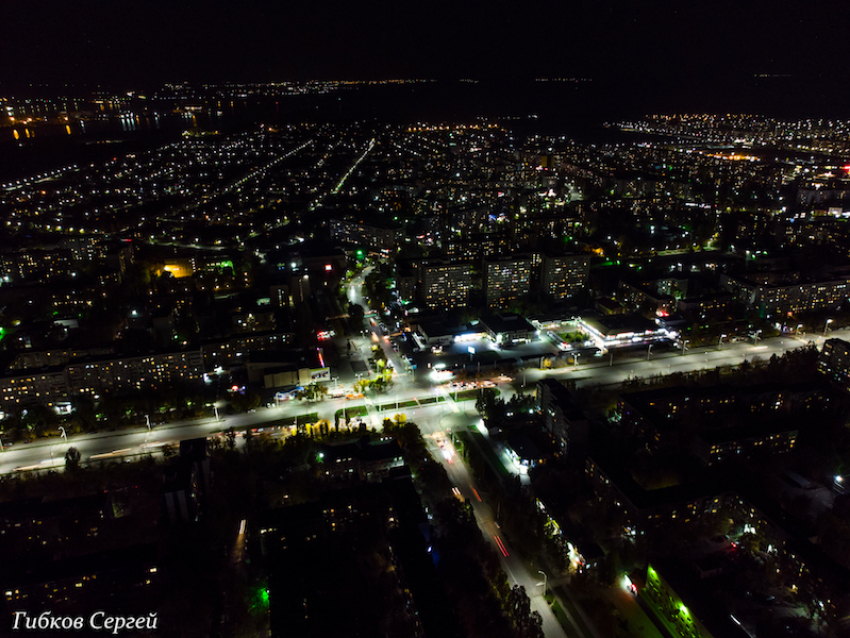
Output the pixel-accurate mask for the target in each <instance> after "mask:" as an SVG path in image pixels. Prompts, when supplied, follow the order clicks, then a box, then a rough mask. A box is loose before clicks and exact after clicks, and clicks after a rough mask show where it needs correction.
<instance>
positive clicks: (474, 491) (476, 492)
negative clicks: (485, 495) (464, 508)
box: [472, 487, 484, 503]
mask: <svg viewBox="0 0 850 638" xmlns="http://www.w3.org/2000/svg"><path fill="white" fill-rule="evenodd" d="M472 493H473V494H475V498H477V499H478V502H479V503H483V502H484V501H482V500H481V497H480V496H479V495H478V490H476V489H475V488H474V487H473V488H472Z"/></svg>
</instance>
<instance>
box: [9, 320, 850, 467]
mask: <svg viewBox="0 0 850 638" xmlns="http://www.w3.org/2000/svg"><path fill="white" fill-rule="evenodd" d="M373 334H374V333H373ZM376 337H377V335H376ZM828 337H839V338H844V339H848V338H850V330H840V331H835V332H831V333H830V334H829V335H828ZM828 337H824V336H823V335H817V336H813V335H801V336H800V337H799V338H791V337H776V338H772V339H764V340H761V341H759V342H758V343H756V344H753V343H742V342H738V343H733V344H726V343H724V344H722V345H721V346H720V347H718V346H712V347H707V348H694V349H689V350H687V351H686V353H685V354H684V355H682V354H681V352H680V351H673V352H667V353H664V354H661V355H653V354H652V353H650V354H649V360H648V361H647V360H646V359H643V358H641V359H632V360H626V361H619V362H618V361H616V360H615V362H614V365H608V364H609V360H608V358H607V357H592V358H590V359H591V361H588V362H584V361H582V360H581V359H579V363H578V365H576V366H568V367H566V368H558V369H554V370H539V369H528V370H526V371H521V372H519V373H517V375H516V376H515V382H514V384H508V383H499V384H498V388H499V390H500V392H502V396H503V398H505V399H506V400H507V399H509V398H510V396H511V395H512V394H513V393H514V392H515V391H516V390H517V389H521V388H522V387H523V386H525V387H526V390H528V391H531V390H532V389H533V386H534V383H536V381H537V380H538V379H541V378H543V377H554V378H558V379H561V380H568V379H573V380H575V381H576V383H577V385H579V386H585V385H587V386H594V385H599V386H612V387H613V386H616V385H617V384H620V383H622V382H623V381H627V380H629V379H631V378H637V377H645V376H652V375H656V374H670V373H672V372H692V371H695V370H705V369H708V370H710V369H714V368H715V367H717V366H722V365H738V364H740V363H741V361H743V360H745V359H747V360H749V361H754V360H755V359H756V358H759V359H762V360H766V359H769V358H770V357H771V355H773V354H777V355H781V354H782V353H784V352H785V351H787V350H793V349H795V348H798V347H800V346H801V345H804V344H806V343H809V342H810V341H814V342H815V343H816V344H817V345H818V347H821V346H822V344H823V341H824V340H825V338H828ZM359 341H360V342H361V343H362V345H360V346H358V347H360V348H365V347H366V346H365V344H366V343H368V341H369V340H367V339H365V338H361V339H360V340H359ZM379 343H381V346H382V347H384V348H385V349H388V347H387V344H386V342H385V341H384V340H383V339H380V340H379ZM390 353H392V355H395V353H394V352H392V350H389V352H388V354H390ZM395 358H397V357H395ZM396 370H399V368H397V369H396ZM394 379H395V380H396V381H397V385H396V386H395V387H394V388H393V389H392V390H390V391H389V392H388V393H387V394H385V395H383V396H381V397H378V398H375V399H356V400H346V399H345V398H339V399H326V400H324V401H319V402H315V403H310V402H306V401H303V402H302V401H296V400H293V401H288V402H285V403H283V404H281V405H280V406H275V407H270V408H265V407H263V408H258V409H257V410H256V411H254V412H253V413H250V414H239V415H230V416H222V417H221V418H220V419H219V420H216V419H213V418H204V419H192V420H188V421H176V422H174V423H171V424H169V425H167V426H157V427H154V428H153V429H152V430H148V429H147V428H137V429H132V430H126V429H125V430H118V431H115V432H101V433H97V434H81V435H75V436H71V437H69V438H68V439H65V438H64V437H63V438H59V437H53V438H49V439H40V440H36V441H35V442H33V443H29V444H25V443H16V444H14V445H13V446H11V447H8V448H5V449H3V450H2V451H0V474H9V473H15V472H21V471H31V470H37V469H44V470H46V469H50V468H62V467H64V456H65V452H66V451H67V449H68V447H70V446H72V445H73V446H74V447H76V448H77V449H78V450H80V452H81V454H82V461H83V463H91V462H98V461H99V460H108V459H115V458H120V457H123V456H133V455H138V454H145V453H157V452H158V451H159V450H161V448H162V446H163V445H177V444H179V442H180V441H181V440H184V439H192V438H197V437H201V436H210V435H212V434H215V433H218V432H222V431H224V430H227V429H228V428H231V427H233V428H234V429H236V430H237V431H242V432H244V431H245V429H246V428H247V427H249V426H250V427H252V428H268V427H270V426H274V425H275V422H280V421H281V420H282V419H284V418H287V417H295V416H302V415H306V414H311V413H317V414H318V418H320V419H327V420H328V421H329V422H330V423H331V424H333V423H334V414H335V413H336V411H337V410H341V409H342V410H344V409H346V408H348V409H352V408H357V407H359V406H363V405H366V406H367V410H368V415H367V416H366V417H364V418H363V419H364V421H366V423H367V425H369V426H370V427H379V426H380V424H381V422H382V421H383V419H384V418H385V417H388V416H389V417H392V416H393V414H395V413H396V412H401V413H405V414H406V415H407V417H408V419H412V420H418V419H419V417H420V415H421V416H426V415H428V416H431V415H432V413H433V415H434V416H436V417H437V418H441V417H444V416H449V415H451V414H452V413H453V407H452V405H451V403H450V402H449V403H445V402H444V403H437V404H431V405H430V406H425V405H417V406H415V407H408V408H400V409H398V410H397V411H396V410H385V411H383V412H378V411H377V410H376V409H375V406H376V405H380V404H387V403H393V402H397V403H399V404H402V403H405V402H406V401H413V400H416V399H418V400H420V401H421V400H423V399H426V398H428V397H433V396H435V395H437V394H443V395H445V393H446V392H445V390H443V389H442V388H441V387H436V386H433V385H431V384H428V383H425V382H421V381H420V382H416V383H414V382H413V381H412V379H411V376H410V375H409V374H408V373H405V372H397V373H396V374H395V375H394ZM354 380H355V379H353V378H349V379H346V378H341V379H340V383H341V384H342V385H343V387H344V388H346V389H348V388H350V387H351V383H352V382H353V381H354ZM494 381H496V379H494ZM470 407H472V406H471V405H470ZM285 433H286V431H285V430H284V431H280V430H278V431H276V434H278V435H281V434H285Z"/></svg>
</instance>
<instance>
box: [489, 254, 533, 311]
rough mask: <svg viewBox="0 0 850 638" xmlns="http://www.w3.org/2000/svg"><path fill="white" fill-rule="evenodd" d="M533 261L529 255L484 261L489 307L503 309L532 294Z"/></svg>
mask: <svg viewBox="0 0 850 638" xmlns="http://www.w3.org/2000/svg"><path fill="white" fill-rule="evenodd" d="M531 272H532V260H531V257H530V256H528V255H516V256H514V257H506V258H504V259H494V260H485V261H484V294H485V296H486V298H487V306H488V307H490V308H501V307H504V306H506V305H508V304H510V303H513V302H515V301H518V300H520V299H523V298H525V297H527V296H528V295H529V293H530V292H531Z"/></svg>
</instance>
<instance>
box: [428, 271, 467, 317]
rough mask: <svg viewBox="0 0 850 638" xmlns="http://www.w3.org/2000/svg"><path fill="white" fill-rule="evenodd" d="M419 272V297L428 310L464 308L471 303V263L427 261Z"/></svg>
mask: <svg viewBox="0 0 850 638" xmlns="http://www.w3.org/2000/svg"><path fill="white" fill-rule="evenodd" d="M418 271H419V296H420V297H421V299H422V301H423V302H424V303H425V305H426V306H427V307H428V308H437V309H441V308H463V307H466V305H467V304H468V303H469V288H470V284H471V280H472V275H471V264H470V263H469V262H458V263H447V262H444V261H441V260H433V261H427V262H424V263H422V264H420V265H419V268H418Z"/></svg>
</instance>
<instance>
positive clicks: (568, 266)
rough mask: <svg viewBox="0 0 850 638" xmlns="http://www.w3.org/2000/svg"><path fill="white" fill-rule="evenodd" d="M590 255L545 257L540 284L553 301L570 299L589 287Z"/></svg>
mask: <svg viewBox="0 0 850 638" xmlns="http://www.w3.org/2000/svg"><path fill="white" fill-rule="evenodd" d="M589 272H590V255H561V256H549V255H544V257H543V264H542V267H541V273H540V274H541V276H540V284H541V287H542V289H543V294H544V295H546V296H547V297H548V298H549V299H551V300H553V301H563V300H564V299H569V298H570V297H572V296H573V295H575V294H576V293H578V292H579V291H581V290H582V289H583V288H584V287H585V286H586V285H587V276H588V273H589Z"/></svg>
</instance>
